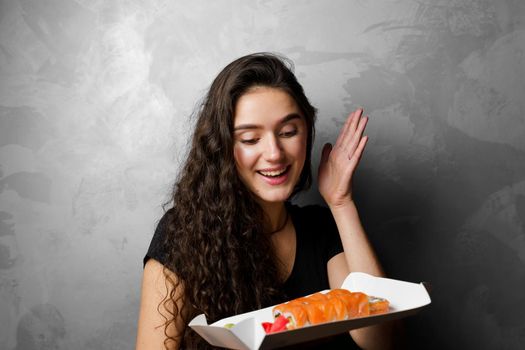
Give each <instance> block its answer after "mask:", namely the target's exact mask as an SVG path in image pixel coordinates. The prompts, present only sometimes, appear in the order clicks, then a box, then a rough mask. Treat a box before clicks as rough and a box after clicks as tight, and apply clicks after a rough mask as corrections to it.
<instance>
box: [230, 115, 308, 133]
mask: <svg viewBox="0 0 525 350" xmlns="http://www.w3.org/2000/svg"><path fill="white" fill-rule="evenodd" d="M300 118H302V117H301V116H300V115H299V114H297V113H290V114H288V115H287V116H285V117H283V118H282V119H281V120H280V121H279V124H285V123H288V122H289V121H290V120H294V119H300ZM260 128H261V126H260V125H257V124H241V125H237V126H236V127H235V128H234V129H233V131H237V130H249V129H260Z"/></svg>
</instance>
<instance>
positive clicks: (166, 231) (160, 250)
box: [143, 208, 175, 266]
mask: <svg viewBox="0 0 525 350" xmlns="http://www.w3.org/2000/svg"><path fill="white" fill-rule="evenodd" d="M174 213H175V210H174V209H173V208H171V209H169V210H168V211H166V212H165V213H164V214H163V215H162V217H161V218H160V220H159V221H158V222H157V226H156V228H155V232H154V233H153V237H152V238H151V242H150V245H149V248H148V251H147V253H146V255H145V256H144V259H143V265H144V266H145V265H146V262H147V261H148V260H149V259H150V258H153V259H155V260H157V261H159V262H161V263H162V264H165V263H166V259H167V255H168V254H167V249H166V243H167V240H168V239H170V237H169V236H170V232H171V231H173V230H170V226H171V225H173V215H174Z"/></svg>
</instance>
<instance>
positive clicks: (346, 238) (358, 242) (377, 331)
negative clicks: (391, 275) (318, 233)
mask: <svg viewBox="0 0 525 350" xmlns="http://www.w3.org/2000/svg"><path fill="white" fill-rule="evenodd" d="M330 209H331V211H332V215H333V216H334V219H335V222H336V224H337V228H338V230H339V234H340V236H341V242H342V244H343V249H344V255H345V260H346V263H347V265H348V269H349V271H350V272H353V271H360V272H365V273H368V274H370V275H374V276H378V277H384V272H383V269H382V268H381V264H380V263H379V261H378V259H377V256H376V254H375V252H374V250H373V248H372V245H371V244H370V241H369V240H368V237H367V235H366V233H365V230H364V229H363V226H362V224H361V220H360V219H359V214H358V212H357V208H356V206H355V204H354V202H353V201H349V202H348V203H347V204H345V205H344V206H339V207H337V208H330ZM401 328H402V324H401V323H400V322H387V323H381V324H378V325H374V326H370V327H365V328H359V329H355V330H353V331H351V332H350V335H351V336H352V338H353V339H354V341H355V342H356V343H357V344H358V345H359V346H360V347H361V348H363V349H393V348H397V345H396V344H395V341H396V340H400V341H401V340H402V339H403V338H404V337H403V336H401V334H402V333H403V332H402V329H401Z"/></svg>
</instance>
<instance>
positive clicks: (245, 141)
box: [241, 139, 259, 145]
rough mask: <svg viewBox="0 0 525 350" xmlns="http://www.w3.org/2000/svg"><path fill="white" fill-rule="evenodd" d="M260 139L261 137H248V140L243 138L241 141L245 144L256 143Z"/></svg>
mask: <svg viewBox="0 0 525 350" xmlns="http://www.w3.org/2000/svg"><path fill="white" fill-rule="evenodd" d="M257 141H259V139H247V140H241V143H244V144H245V145H255V144H256V143H257Z"/></svg>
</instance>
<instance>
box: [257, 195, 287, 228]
mask: <svg viewBox="0 0 525 350" xmlns="http://www.w3.org/2000/svg"><path fill="white" fill-rule="evenodd" d="M262 207H263V210H264V213H265V214H266V217H267V219H268V220H269V221H267V223H266V224H265V230H264V231H265V232H272V233H274V232H277V231H280V230H282V229H283V228H284V226H285V225H286V221H287V220H288V213H287V211H286V206H285V205H284V202H277V203H265V205H263V206H262Z"/></svg>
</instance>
